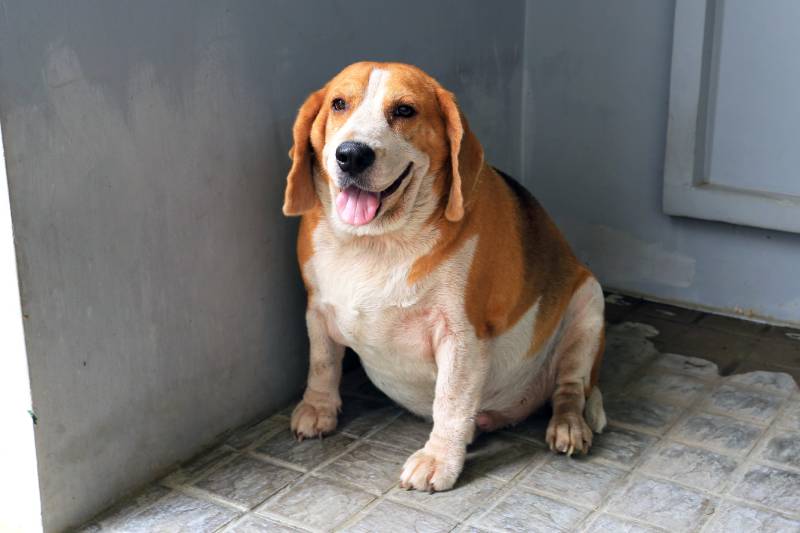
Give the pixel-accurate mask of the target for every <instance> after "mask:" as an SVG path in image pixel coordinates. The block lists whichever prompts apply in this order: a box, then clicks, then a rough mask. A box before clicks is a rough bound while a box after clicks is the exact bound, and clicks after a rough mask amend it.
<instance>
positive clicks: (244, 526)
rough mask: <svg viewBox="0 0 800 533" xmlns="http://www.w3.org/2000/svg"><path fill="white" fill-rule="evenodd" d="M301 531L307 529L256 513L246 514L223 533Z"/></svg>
mask: <svg viewBox="0 0 800 533" xmlns="http://www.w3.org/2000/svg"><path fill="white" fill-rule="evenodd" d="M303 531H307V530H305V529H300V528H296V527H294V526H288V525H286V524H281V523H280V522H276V521H275V520H272V519H270V518H264V517H261V516H256V515H250V516H246V517H245V518H243V519H242V520H240V521H239V522H237V523H236V524H234V525H233V526H230V527H227V528H225V533H266V532H269V533H295V532H303Z"/></svg>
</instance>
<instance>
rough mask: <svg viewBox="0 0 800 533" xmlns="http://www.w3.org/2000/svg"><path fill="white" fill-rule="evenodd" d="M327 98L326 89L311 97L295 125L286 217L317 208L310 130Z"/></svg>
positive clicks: (284, 212) (284, 201)
mask: <svg viewBox="0 0 800 533" xmlns="http://www.w3.org/2000/svg"><path fill="white" fill-rule="evenodd" d="M324 97H325V90H324V88H323V89H320V90H318V91H316V92H314V93H311V95H310V96H309V97H308V98H306V101H305V102H304V103H303V105H302V106H301V107H300V111H298V113H297V118H296V119H295V121H294V128H293V129H292V137H293V140H294V146H292V147H291V148H290V149H289V157H291V158H292V168H291V169H289V175H288V176H286V192H285V194H284V199H283V214H284V215H287V216H292V215H302V214H303V213H305V212H306V211H309V210H311V209H313V208H314V206H315V205H317V193H316V191H315V189H314V178H313V174H312V170H311V166H312V164H313V162H312V160H311V158H312V157H313V155H314V149H313V148H312V147H311V130H312V128H313V126H314V121H315V120H316V118H317V116H318V115H319V111H320V108H321V107H322V100H323V98H324Z"/></svg>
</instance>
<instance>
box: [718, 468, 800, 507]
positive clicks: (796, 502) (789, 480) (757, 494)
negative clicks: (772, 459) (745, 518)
mask: <svg viewBox="0 0 800 533" xmlns="http://www.w3.org/2000/svg"><path fill="white" fill-rule="evenodd" d="M731 494H732V495H734V496H736V497H738V498H741V499H743V500H747V501H750V502H755V503H760V504H761V505H764V506H765V507H768V508H771V509H776V510H780V511H784V512H788V513H797V510H798V509H800V474H798V473H797V472H789V471H786V470H780V469H778V468H772V467H769V466H762V465H754V466H752V467H750V469H749V470H747V472H745V473H744V475H743V476H742V477H741V479H740V480H739V481H738V482H737V483H736V485H735V486H734V487H733V489H732V490H731Z"/></svg>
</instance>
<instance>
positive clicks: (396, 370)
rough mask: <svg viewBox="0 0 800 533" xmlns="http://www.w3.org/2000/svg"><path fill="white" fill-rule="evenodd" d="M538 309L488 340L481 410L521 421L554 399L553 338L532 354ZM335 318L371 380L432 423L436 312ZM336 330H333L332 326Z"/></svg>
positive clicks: (341, 335) (335, 313) (349, 314)
mask: <svg viewBox="0 0 800 533" xmlns="http://www.w3.org/2000/svg"><path fill="white" fill-rule="evenodd" d="M536 312H537V309H536V306H533V307H532V308H531V309H530V310H529V311H528V312H527V313H525V315H523V317H522V318H521V319H520V320H519V321H518V322H517V324H515V326H514V327H513V328H511V329H510V330H508V331H506V332H505V333H503V334H502V335H500V336H499V337H496V338H494V339H492V340H490V341H486V342H487V345H486V349H487V350H488V352H489V354H488V355H489V360H490V368H489V373H488V375H487V376H486V382H485V385H484V392H483V395H482V401H481V407H480V410H481V411H492V412H494V413H498V414H500V415H502V416H503V417H505V418H507V419H508V420H509V422H517V421H519V420H522V419H523V418H525V417H526V416H527V415H528V414H530V413H531V412H532V411H533V410H535V409H537V408H538V407H539V406H541V405H542V404H543V403H544V402H545V401H546V400H547V398H548V397H549V396H550V395H551V394H552V383H553V379H554V376H553V365H552V361H551V355H552V349H551V347H552V339H551V340H550V341H548V342H546V343H545V345H544V347H543V348H542V349H541V350H540V351H539V352H538V353H536V354H529V353H528V351H529V348H530V345H531V342H532V338H533V331H534V327H535V320H536ZM329 313H330V314H331V315H332V316H335V319H334V323H333V324H331V325H333V326H335V332H334V335H335V336H338V337H339V339H338V340H339V342H341V343H342V344H345V345H347V346H350V347H351V348H352V349H353V350H355V352H356V353H357V354H358V355H359V357H360V358H361V362H362V364H363V366H364V369H365V370H366V372H367V375H368V376H369V378H370V380H371V381H372V382H373V383H374V384H375V386H376V387H378V388H379V389H380V390H381V391H383V392H384V393H385V394H386V395H387V396H389V397H390V398H391V399H392V400H394V401H395V402H397V403H398V404H400V405H402V406H403V407H405V408H406V409H408V410H409V411H411V412H413V413H415V414H417V415H420V416H423V417H427V418H430V417H431V414H432V407H433V400H434V392H435V389H436V372H437V366H436V360H435V357H434V345H435V341H434V339H435V338H436V335H437V328H440V327H441V324H440V323H439V320H440V319H439V318H438V317H437V315H436V314H435V313H433V312H432V311H431V310H430V309H424V308H420V309H417V310H414V309H403V310H400V309H397V308H389V309H384V310H382V311H380V312H372V313H364V312H347V311H345V310H342V309H339V310H338V311H337V310H336V309H332V308H329ZM329 327H330V326H329Z"/></svg>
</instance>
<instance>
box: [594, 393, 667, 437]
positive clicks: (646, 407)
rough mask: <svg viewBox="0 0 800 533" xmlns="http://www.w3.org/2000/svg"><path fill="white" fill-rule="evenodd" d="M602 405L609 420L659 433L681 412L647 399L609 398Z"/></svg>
mask: <svg viewBox="0 0 800 533" xmlns="http://www.w3.org/2000/svg"><path fill="white" fill-rule="evenodd" d="M604 403H605V410H606V415H607V416H608V418H609V419H610V420H612V421H614V422H618V423H620V424H626V425H629V426H635V427H641V428H644V429H648V430H650V431H656V432H659V433H662V432H664V431H666V430H667V428H668V427H669V425H670V424H672V423H673V422H674V421H675V419H677V418H678V416H679V415H680V414H681V411H682V408H681V407H677V406H674V405H670V404H666V403H662V402H657V401H655V400H652V399H649V398H633V397H624V398H611V399H610V400H608V401H606V402H604Z"/></svg>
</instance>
